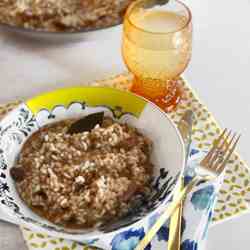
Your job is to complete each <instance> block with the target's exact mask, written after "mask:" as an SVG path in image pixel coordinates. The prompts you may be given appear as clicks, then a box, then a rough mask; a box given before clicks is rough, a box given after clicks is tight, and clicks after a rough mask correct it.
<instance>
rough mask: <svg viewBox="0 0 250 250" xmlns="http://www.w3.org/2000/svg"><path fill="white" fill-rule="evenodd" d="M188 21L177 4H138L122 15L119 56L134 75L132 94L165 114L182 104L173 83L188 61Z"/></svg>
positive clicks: (171, 1)
mask: <svg viewBox="0 0 250 250" xmlns="http://www.w3.org/2000/svg"><path fill="white" fill-rule="evenodd" d="M164 2H165V3H164ZM191 20H192V17H191V12H190V10H189V9H188V7H187V6H186V5H185V4H183V3H181V2H180V1H177V0H169V1H166V0H165V1H164V0H163V1H162V0H154V1H152V0H137V1H135V2H134V3H132V4H131V5H130V7H129V8H128V10H127V12H126V15H125V19H124V24H123V41H122V55H123V59H124V62H125V64H126V65H127V67H128V69H129V71H130V72H131V73H133V75H134V80H133V84H132V88H131V90H132V91H133V92H135V93H137V94H139V95H142V96H144V97H146V98H147V99H149V100H151V101H153V102H155V103H156V104H157V105H158V106H160V107H161V108H163V109H164V110H165V111H171V110H172V109H173V108H174V107H175V106H176V105H177V104H178V102H179V101H180V100H181V93H182V91H181V89H180V86H178V84H177V80H176V79H177V78H178V76H179V75H180V74H181V73H182V72H183V71H184V70H185V68H186V67H187V65H188V63H189V61H190V57H191V50H192V21H191Z"/></svg>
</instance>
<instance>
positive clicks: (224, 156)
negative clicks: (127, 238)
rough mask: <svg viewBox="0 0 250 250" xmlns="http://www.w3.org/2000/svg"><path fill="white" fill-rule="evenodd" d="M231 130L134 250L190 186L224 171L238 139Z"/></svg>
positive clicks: (143, 243) (140, 249) (140, 247)
mask: <svg viewBox="0 0 250 250" xmlns="http://www.w3.org/2000/svg"><path fill="white" fill-rule="evenodd" d="M231 134H232V132H231V131H228V129H224V131H223V132H222V134H221V135H220V136H219V138H218V139H216V140H215V141H214V143H213V147H212V148H211V150H210V151H209V152H208V153H207V155H206V156H205V158H204V159H203V160H202V161H201V162H200V166H201V167H199V168H198V169H197V170H198V175H197V176H196V177H194V178H193V180H192V181H191V182H190V183H189V184H188V185H186V186H185V187H184V188H183V190H182V191H181V192H180V193H179V194H178V195H177V196H176V199H175V200H173V201H172V203H171V204H170V205H169V207H168V208H167V209H166V210H165V211H164V212H163V213H162V214H161V216H160V217H159V219H158V220H157V222H156V223H155V224H154V225H153V226H152V227H151V229H150V230H149V231H148V232H147V234H146V235H145V236H144V238H143V239H142V240H141V241H140V242H139V244H138V245H137V247H136V248H135V250H143V249H144V248H146V246H147V245H148V244H149V242H150V241H151V240H152V239H153V237H154V236H155V234H156V233H157V232H158V230H159V229H160V228H161V227H162V226H163V224H164V223H165V222H166V221H167V220H168V219H169V218H170V216H171V215H172V214H173V212H174V211H175V210H176V208H178V206H179V205H180V202H181V201H182V200H183V199H184V198H185V197H186V195H187V194H188V193H189V192H190V191H191V190H192V188H193V187H194V186H195V185H196V184H197V183H198V182H199V181H200V180H201V179H202V180H211V179H215V178H218V177H219V176H220V174H221V173H222V172H223V171H224V169H225V167H226V164H227V162H228V160H229V158H230V157H231V155H232V154H233V152H234V150H235V148H236V145H237V143H238V141H239V139H240V135H239V136H237V134H236V133H234V135H233V136H232V137H231V139H230V136H231Z"/></svg>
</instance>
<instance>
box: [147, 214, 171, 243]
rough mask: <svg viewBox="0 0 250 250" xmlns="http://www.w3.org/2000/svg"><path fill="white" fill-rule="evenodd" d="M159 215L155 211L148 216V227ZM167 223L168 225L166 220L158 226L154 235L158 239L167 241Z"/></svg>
mask: <svg viewBox="0 0 250 250" xmlns="http://www.w3.org/2000/svg"><path fill="white" fill-rule="evenodd" d="M159 216H160V215H159V214H157V213H156V214H154V215H153V216H151V217H150V218H149V224H148V228H151V227H152V226H153V225H154V224H155V222H156V221H157V219H158V217H159ZM168 225H169V222H166V224H165V225H163V226H162V227H161V228H160V230H159V231H158V232H157V234H156V236H157V239H158V241H168V235H169V227H168Z"/></svg>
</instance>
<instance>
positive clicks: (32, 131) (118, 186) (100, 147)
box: [0, 87, 185, 249]
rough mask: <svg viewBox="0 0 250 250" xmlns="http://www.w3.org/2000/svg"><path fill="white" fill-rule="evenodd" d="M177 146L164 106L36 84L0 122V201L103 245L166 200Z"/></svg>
mask: <svg viewBox="0 0 250 250" xmlns="http://www.w3.org/2000/svg"><path fill="white" fill-rule="evenodd" d="M184 151H185V150H184V144H183V141H182V139H181V136H180V134H179V132H178V130H177V128H176V127H175V125H174V123H173V122H172V121H171V120H170V118H169V117H168V115H167V114H166V113H164V112H163V111H161V110H160V109H159V108H158V107H157V106H155V105H154V104H152V103H150V102H148V101H147V100H145V99H143V98H141V97H139V96H136V95H134V94H132V93H129V92H125V91H120V90H116V89H112V88H107V87H73V88H65V89H59V90H56V91H52V92H49V93H45V94H42V95H39V96H36V97H34V98H32V99H30V100H27V101H26V102H24V103H22V104H20V105H19V106H18V107H17V108H16V109H15V110H13V111H12V112H10V113H9V114H7V115H6V117H5V118H3V120H2V121H1V122H0V187H1V192H0V206H1V209H2V210H3V211H4V212H5V213H6V214H7V215H9V216H11V217H12V218H13V219H14V220H15V221H16V223H17V224H20V225H23V226H25V227H28V228H30V229H32V230H36V231H39V232H41V233H46V234H48V235H52V236H55V237H61V238H65V239H71V240H76V241H78V242H82V243H86V244H90V245H93V246H96V247H101V248H104V249H106V248H108V247H111V246H112V242H114V238H115V237H120V236H119V235H121V234H126V233H127V232H128V231H131V230H132V231H138V230H139V231H140V232H143V234H145V233H146V232H147V230H148V228H147V227H148V224H149V223H150V218H152V216H155V214H159V213H160V212H161V211H162V210H164V209H166V207H167V206H168V204H169V199H170V197H171V195H172V194H173V192H174V190H175V186H176V182H177V181H178V178H179V175H180V174H181V173H182V172H183V168H184V158H185V157H184Z"/></svg>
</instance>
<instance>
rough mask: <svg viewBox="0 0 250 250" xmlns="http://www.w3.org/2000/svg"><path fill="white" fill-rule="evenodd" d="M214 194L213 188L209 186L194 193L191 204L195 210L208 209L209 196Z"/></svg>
mask: <svg viewBox="0 0 250 250" xmlns="http://www.w3.org/2000/svg"><path fill="white" fill-rule="evenodd" d="M213 193H214V186H213V185H209V186H206V187H204V188H202V189H199V190H198V191H196V192H194V193H193V195H192V198H191V202H192V204H193V206H194V208H195V209H196V210H204V209H208V208H209V204H210V203H211V196H212V195H213Z"/></svg>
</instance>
